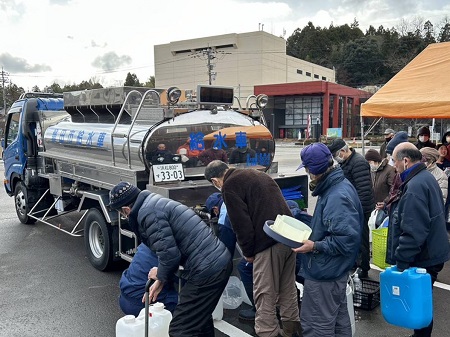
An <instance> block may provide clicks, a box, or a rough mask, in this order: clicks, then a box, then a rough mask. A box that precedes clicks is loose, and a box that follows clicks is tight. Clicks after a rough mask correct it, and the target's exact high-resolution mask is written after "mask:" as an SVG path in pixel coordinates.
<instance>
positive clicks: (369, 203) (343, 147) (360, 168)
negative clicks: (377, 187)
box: [328, 138, 375, 278]
mask: <svg viewBox="0 0 450 337" xmlns="http://www.w3.org/2000/svg"><path fill="white" fill-rule="evenodd" d="M328 148H329V150H330V152H331V153H332V155H333V157H334V159H335V160H336V161H337V162H338V163H339V164H340V166H341V168H342V171H344V176H345V177H346V178H347V179H348V180H349V181H350V182H351V183H352V185H353V186H354V187H355V189H356V192H357V193H358V196H359V200H360V201H361V205H362V207H363V210H364V226H363V232H362V238H361V247H360V256H359V259H358V267H360V270H359V271H358V272H359V277H360V278H365V277H368V275H369V270H370V244H369V226H368V221H369V218H370V214H371V213H372V211H373V210H374V209H375V201H374V195H373V188H372V178H371V176H370V165H369V163H368V162H367V161H366V159H365V158H364V157H363V156H362V155H361V154H360V153H358V152H356V151H355V149H351V148H349V146H348V145H347V143H346V142H345V141H344V140H343V139H341V138H336V139H335V140H334V141H333V142H332V143H331V144H330V145H328Z"/></svg>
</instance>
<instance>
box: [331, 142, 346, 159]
mask: <svg viewBox="0 0 450 337" xmlns="http://www.w3.org/2000/svg"><path fill="white" fill-rule="evenodd" d="M345 145H347V143H346V142H345V141H344V140H343V139H342V138H336V139H335V140H333V142H332V143H331V144H330V145H327V146H328V149H329V150H330V152H331V154H332V155H333V156H334V154H335V153H336V152H338V151H339V150H340V149H342V148H343V147H344V146H345Z"/></svg>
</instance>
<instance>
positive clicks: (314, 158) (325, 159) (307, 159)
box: [297, 143, 333, 175]
mask: <svg viewBox="0 0 450 337" xmlns="http://www.w3.org/2000/svg"><path fill="white" fill-rule="evenodd" d="M300 158H301V160H302V163H301V164H300V166H299V167H298V168H297V170H299V169H301V168H302V167H306V168H307V169H308V170H309V172H311V173H312V174H314V175H318V174H321V173H324V172H325V171H326V170H327V168H328V167H329V166H330V165H329V163H330V159H332V158H333V156H332V155H331V152H330V150H329V149H328V147H327V146H326V145H325V144H323V143H313V144H310V145H308V146H306V147H305V148H303V150H302V151H301V152H300Z"/></svg>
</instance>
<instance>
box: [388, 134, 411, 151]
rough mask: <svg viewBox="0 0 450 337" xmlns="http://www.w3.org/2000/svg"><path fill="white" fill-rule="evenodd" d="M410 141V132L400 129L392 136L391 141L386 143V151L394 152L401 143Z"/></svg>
mask: <svg viewBox="0 0 450 337" xmlns="http://www.w3.org/2000/svg"><path fill="white" fill-rule="evenodd" d="M407 141H408V134H407V133H406V132H405V131H399V132H397V133H396V134H395V136H394V138H392V139H391V140H390V141H389V143H387V145H386V153H388V154H392V152H394V148H395V147H396V146H397V145H398V144H400V143H405V142H407Z"/></svg>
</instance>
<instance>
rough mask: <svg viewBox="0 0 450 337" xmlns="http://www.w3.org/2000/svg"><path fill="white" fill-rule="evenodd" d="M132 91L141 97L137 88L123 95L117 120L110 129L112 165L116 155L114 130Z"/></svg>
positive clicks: (114, 162) (114, 164)
mask: <svg viewBox="0 0 450 337" xmlns="http://www.w3.org/2000/svg"><path fill="white" fill-rule="evenodd" d="M133 93H134V94H138V95H140V96H141V97H142V94H141V93H140V92H139V91H137V90H131V91H130V92H129V93H128V94H127V96H126V97H125V100H124V101H123V104H122V106H121V107H120V111H119V114H118V115H117V120H116V121H115V123H114V127H113V129H112V131H111V151H112V153H111V155H112V165H113V166H116V156H115V154H114V132H115V131H116V128H117V125H118V124H119V121H120V118H121V117H122V114H123V111H124V110H125V104H127V101H128V99H129V98H130V96H131V94H133ZM128 148H129V146H128ZM128 153H129V152H128Z"/></svg>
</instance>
